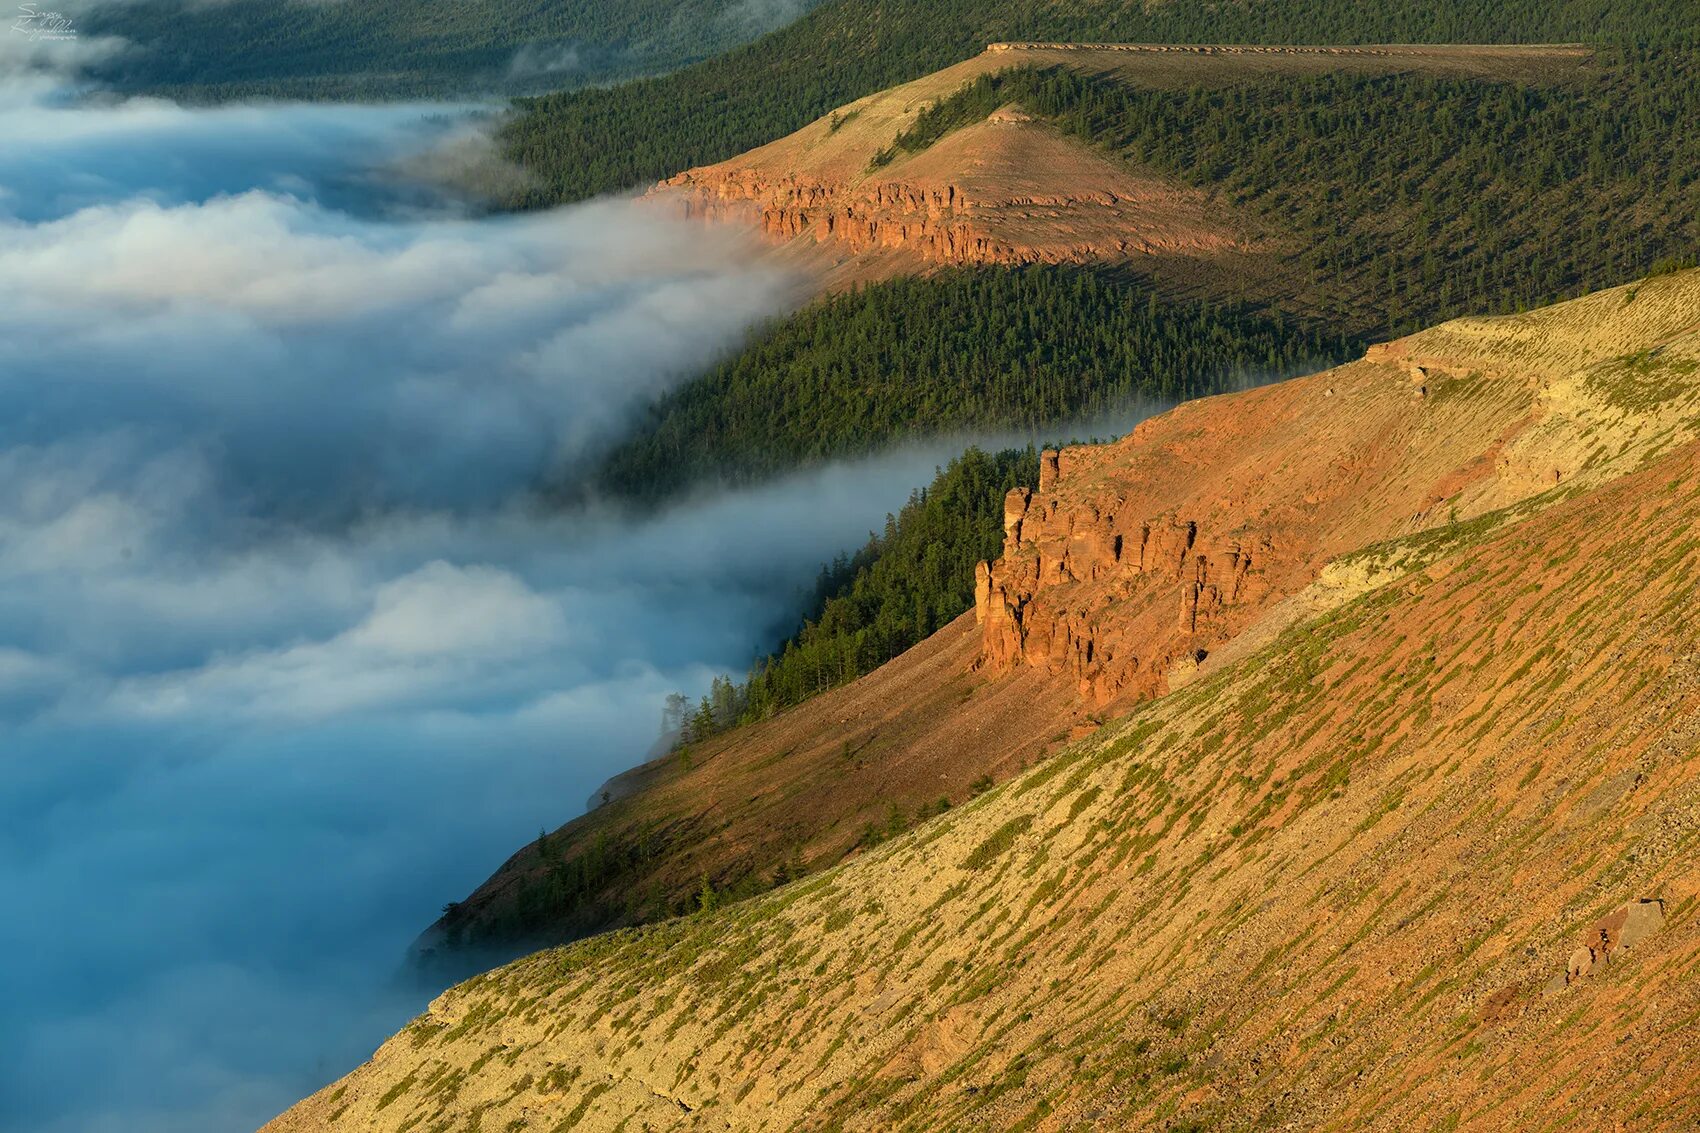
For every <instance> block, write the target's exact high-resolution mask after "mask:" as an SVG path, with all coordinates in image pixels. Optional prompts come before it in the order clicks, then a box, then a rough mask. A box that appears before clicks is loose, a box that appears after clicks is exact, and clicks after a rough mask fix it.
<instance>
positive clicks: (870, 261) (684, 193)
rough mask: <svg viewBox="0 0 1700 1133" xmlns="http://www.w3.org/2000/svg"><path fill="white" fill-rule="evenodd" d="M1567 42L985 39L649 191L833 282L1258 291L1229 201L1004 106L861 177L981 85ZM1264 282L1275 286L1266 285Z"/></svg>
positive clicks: (1265, 259) (1530, 58)
mask: <svg viewBox="0 0 1700 1133" xmlns="http://www.w3.org/2000/svg"><path fill="white" fill-rule="evenodd" d="M1588 56H1589V53H1588V52H1587V50H1586V49H1583V48H1576V47H1562V46H1560V47H1547V46H1542V47H1456V46H1433V47H1428V46H1382V47H1228V46H1217V47H1209V46H1204V47H1181V46H1171V45H1142V44H1014V43H999V44H992V45H991V46H990V47H989V48H988V49H987V50H986V51H985V52H984V53H983V54H981V55H979V56H977V57H975V58H973V59H970V60H968V61H966V62H963V63H959V64H957V65H955V66H953V67H948V68H946V69H944V70H942V71H939V72H936V73H935V74H932V75H928V76H926V77H925V78H922V79H917V80H916V81H914V82H911V83H906V84H904V85H902V86H898V87H894V88H892V89H890V90H887V91H882V92H880V93H878V94H874V95H870V96H868V97H866V98H863V99H859V100H858V101H856V102H853V103H850V104H849V105H847V106H844V107H841V108H840V109H838V110H836V111H834V112H833V113H831V114H829V115H827V116H826V117H824V118H822V119H819V120H818V121H816V122H813V123H811V124H810V125H808V126H805V127H804V128H803V129H801V130H799V131H797V132H796V133H794V134H792V135H790V136H788V137H785V138H781V139H779V140H778V141H775V142H772V143H770V144H768V145H765V146H762V147H761V148H759V149H755V150H752V151H750V152H749V153H746V154H743V155H741V156H739V157H736V158H733V159H731V160H730V161H726V162H722V163H720V164H718V165H712V166H706V167H703V168H698V169H691V170H687V171H686V172H684V173H681V174H678V175H677V176H675V177H673V178H670V179H669V180H668V181H667V182H665V183H664V184H663V185H661V186H658V187H657V188H656V190H655V191H654V192H653V193H652V196H654V197H656V198H658V199H659V200H661V201H663V202H666V203H668V204H670V205H672V206H675V207H677V208H679V209H681V210H682V211H684V212H685V213H686V214H687V215H690V216H696V217H703V218H708V219H714V220H729V221H733V222H738V223H743V224H747V225H750V226H752V227H754V228H757V229H759V231H760V232H761V233H762V234H763V235H764V236H765V237H766V238H767V239H768V240H769V241H771V242H772V243H774V244H775V245H779V246H782V247H783V248H784V253H783V254H784V256H785V257H787V258H790V259H794V260H797V261H800V262H802V263H805V264H808V265H810V266H811V267H814V268H816V269H818V270H822V271H824V273H825V274H824V278H825V279H826V281H827V285H828V286H829V287H841V286H845V285H847V284H850V283H854V282H858V281H863V280H870V279H880V278H887V277H890V276H894V275H904V274H912V273H915V272H918V271H925V270H929V269H931V268H935V267H939V266H947V265H955V266H962V265H974V264H1002V265H1012V264H1030V263H1052V264H1055V263H1093V262H1096V263H1109V264H1116V265H1129V266H1132V267H1135V268H1137V269H1138V270H1140V271H1142V272H1144V273H1147V274H1151V275H1154V276H1156V277H1159V278H1162V279H1165V280H1166V281H1168V282H1170V283H1173V284H1176V285H1177V286H1179V287H1181V288H1182V289H1193V288H1204V289H1206V290H1208V289H1211V284H1210V282H1209V281H1212V280H1214V281H1215V285H1214V286H1215V289H1216V290H1227V291H1232V292H1235V293H1236V294H1239V293H1245V292H1247V291H1252V292H1256V291H1258V290H1259V287H1260V284H1259V281H1260V280H1269V279H1272V278H1273V276H1274V275H1276V274H1277V273H1278V271H1279V267H1278V264H1277V263H1276V262H1275V253H1276V252H1277V250H1278V247H1279V244H1280V234H1279V233H1264V232H1259V231H1257V230H1256V229H1254V228H1253V227H1252V226H1251V225H1250V224H1249V223H1248V221H1247V220H1246V219H1245V218H1243V217H1241V216H1239V215H1238V214H1237V213H1236V212H1235V210H1234V209H1233V208H1232V207H1231V206H1229V205H1228V204H1227V203H1225V202H1222V201H1220V200H1217V199H1215V198H1213V197H1212V196H1211V195H1209V194H1207V193H1204V192H1202V191H1200V190H1198V189H1196V188H1193V187H1191V186H1187V185H1182V184H1179V183H1177V182H1175V181H1173V180H1170V179H1168V178H1165V177H1162V176H1160V175H1158V174H1156V173H1154V172H1150V171H1143V170H1138V169H1134V168H1130V167H1129V166H1128V165H1126V164H1125V163H1122V162H1120V161H1118V160H1111V159H1109V158H1106V157H1104V156H1102V155H1100V154H1098V153H1095V152H1093V151H1092V150H1090V149H1089V148H1087V147H1085V146H1082V145H1081V144H1079V143H1078V142H1077V141H1076V140H1074V139H1070V138H1064V137H1062V136H1060V135H1058V134H1057V133H1055V132H1054V131H1052V130H1051V129H1050V128H1049V127H1047V126H1045V125H1043V124H1041V123H1037V122H1034V121H1031V120H1029V119H1028V118H1027V117H1026V116H1025V115H1024V114H1022V113H1020V112H1019V110H1017V109H1014V108H1006V109H1005V110H1004V111H1002V112H999V113H997V114H994V115H993V116H992V118H991V119H990V120H989V121H986V122H983V123H979V124H976V125H973V126H969V127H966V128H964V129H961V130H959V131H956V132H955V133H953V134H950V135H947V136H946V137H945V138H944V139H942V140H940V141H939V142H937V143H935V144H934V145H933V146H931V147H929V148H927V149H925V150H923V151H921V152H920V153H916V154H907V155H906V154H899V156H898V158H897V160H895V161H893V162H892V163H891V164H889V165H885V166H883V167H880V168H877V169H875V168H871V166H870V162H871V160H872V159H873V157H874V155H875V154H876V153H878V152H879V151H881V150H883V149H885V148H886V147H887V146H890V145H891V144H892V140H893V139H894V138H895V137H896V136H897V135H898V134H899V133H901V132H902V131H903V130H905V129H907V128H908V127H909V126H911V125H913V123H914V121H915V118H916V116H917V115H919V114H920V112H921V111H922V110H924V109H925V108H927V107H928V106H930V105H932V104H933V103H935V102H937V101H939V100H941V99H943V98H946V97H948V96H949V95H950V94H952V93H954V92H955V91H956V90H958V89H959V88H960V87H961V86H963V85H964V84H966V83H968V82H972V81H973V80H974V79H975V78H977V77H978V76H980V75H983V74H987V73H990V72H994V71H999V70H1006V69H1009V68H1011V67H1017V66H1022V65H1032V66H1039V67H1048V66H1066V67H1070V68H1073V69H1076V70H1079V71H1083V72H1088V73H1093V74H1101V75H1107V76H1110V77H1113V78H1114V79H1115V80H1116V81H1119V82H1125V83H1129V84H1132V85H1138V86H1147V87H1178V86H1186V87H1197V86H1207V85H1210V84H1212V83H1216V82H1235V81H1244V80H1246V79H1248V78H1255V77H1257V76H1259V75H1267V74H1272V73H1281V74H1307V73H1320V72H1323V71H1330V70H1355V71H1363V72H1368V73H1390V72H1396V71H1426V72H1432V73H1442V74H1452V75H1467V76H1480V77H1490V78H1500V79H1516V80H1524V81H1547V80H1552V79H1555V78H1560V77H1562V76H1563V75H1565V74H1567V73H1571V72H1573V70H1574V69H1575V68H1576V67H1578V66H1580V65H1581V64H1582V63H1583V62H1585V61H1586V59H1587V58H1588ZM1261 286H1262V287H1265V288H1267V287H1269V286H1273V284H1270V283H1264V284H1261Z"/></svg>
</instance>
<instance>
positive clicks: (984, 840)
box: [274, 446, 1700, 1133]
mask: <svg viewBox="0 0 1700 1133" xmlns="http://www.w3.org/2000/svg"><path fill="white" fill-rule="evenodd" d="M1697 474H1700V454H1697V453H1696V451H1695V450H1694V449H1693V447H1691V446H1684V447H1683V448H1681V449H1680V450H1679V451H1677V452H1675V453H1673V454H1671V455H1669V456H1667V457H1665V458H1664V459H1662V460H1661V461H1659V462H1657V463H1655V464H1654V465H1652V466H1650V467H1648V468H1646V469H1645V470H1644V471H1642V472H1640V473H1638V474H1635V475H1633V476H1631V477H1628V478H1625V479H1620V480H1618V481H1616V482H1614V483H1611V484H1608V485H1606V486H1605V487H1603V488H1601V489H1599V490H1597V491H1595V492H1593V493H1590V494H1586V495H1583V496H1581V497H1579V498H1573V499H1571V500H1569V501H1568V502H1564V503H1561V504H1559V505H1557V506H1554V507H1551V508H1548V509H1547V510H1545V511H1542V512H1540V513H1538V514H1536V515H1534V516H1533V517H1532V518H1528V519H1526V520H1524V521H1522V522H1520V523H1513V524H1511V525H1509V526H1504V527H1500V528H1498V529H1495V530H1492V531H1489V530H1488V529H1486V528H1478V529H1476V530H1475V531H1474V532H1473V533H1470V534H1465V535H1461V537H1460V538H1459V539H1457V540H1453V541H1450V542H1447V543H1445V544H1443V545H1438V546H1437V545H1435V544H1434V543H1433V541H1432V540H1431V541H1426V542H1425V544H1424V546H1422V547H1418V548H1416V549H1415V550H1416V552H1417V553H1416V557H1415V559H1414V560H1411V565H1412V566H1413V567H1415V568H1416V569H1413V570H1411V571H1410V573H1408V574H1405V575H1404V576H1403V577H1402V578H1401V579H1400V580H1399V581H1397V582H1396V583H1394V584H1391V585H1387V586H1384V587H1382V588H1380V589H1378V590H1375V591H1373V592H1372V593H1370V594H1368V595H1366V596H1364V597H1362V598H1360V599H1357V600H1356V601H1354V602H1352V603H1350V604H1348V605H1347V606H1345V607H1343V608H1341V609H1339V610H1337V611H1335V612H1334V613H1332V614H1330V615H1327V616H1324V617H1322V618H1321V619H1320V620H1317V621H1313V622H1310V623H1306V624H1303V625H1300V626H1297V627H1295V628H1293V629H1292V630H1290V631H1288V632H1287V633H1286V634H1284V635H1283V636H1282V637H1281V638H1279V639H1278V640H1277V641H1276V642H1275V643H1274V644H1273V645H1272V646H1270V647H1269V648H1268V649H1267V650H1266V651H1265V652H1263V653H1261V654H1260V655H1258V656H1255V657H1253V658H1250V659H1249V660H1247V661H1246V662H1245V663H1243V664H1240V665H1238V666H1235V667H1233V668H1231V669H1228V670H1226V671H1223V672H1221V673H1219V674H1217V675H1216V676H1215V677H1213V678H1210V679H1208V680H1205V681H1202V682H1200V683H1197V684H1194V685H1192V686H1190V687H1188V688H1187V689H1185V690H1184V691H1182V692H1180V693H1177V694H1175V695H1172V696H1170V697H1168V698H1166V699H1164V700H1162V701H1159V702H1157V703H1155V704H1153V705H1151V706H1149V707H1147V708H1145V709H1143V710H1142V711H1140V712H1138V713H1136V714H1135V715H1133V716H1132V717H1130V718H1128V719H1127V720H1125V721H1122V722H1119V723H1117V724H1114V725H1112V726H1110V727H1108V728H1106V729H1105V730H1104V731H1103V732H1101V733H1099V734H1098V735H1096V736H1094V737H1092V738H1091V739H1090V740H1087V741H1085V742H1082V743H1080V744H1078V745H1076V746H1074V747H1073V748H1072V749H1070V750H1069V751H1068V752H1067V753H1066V754H1064V755H1062V756H1059V757H1057V758H1055V759H1052V760H1050V761H1048V762H1046V763H1045V764H1043V765H1042V766H1041V767H1039V768H1036V769H1035V770H1033V771H1031V772H1029V773H1028V774H1027V775H1025V776H1023V777H1022V778H1020V779H1018V780H1016V781H1014V782H1012V783H1010V784H1008V785H1006V786H1005V787H1003V788H1000V789H998V790H997V791H994V792H993V793H991V794H990V795H988V796H986V797H984V798H982V799H981V800H979V801H978V802H976V803H975V804H973V805H971V806H968V807H964V808H961V809H959V810H957V811H953V812H952V813H950V814H948V815H946V816H944V817H943V818H940V819H937V820H934V821H933V822H931V823H929V824H928V825H926V826H924V827H922V828H921V829H919V830H917V831H915V832H914V833H912V834H910V835H907V836H905V837H903V838H900V839H898V840H896V841H895V842H893V843H891V844H889V845H888V846H886V847H882V848H881V849H880V850H878V851H876V852H874V853H873V854H871V855H869V856H868V857H866V858H863V859H860V860H858V861H856V862H854V863H852V864H849V865H846V866H844V867H842V868H840V869H837V870H834V871H830V872H828V873H826V874H824V875H822V876H819V877H817V878H813V879H810V880H808V881H806V882H803V883H800V884H797V885H793V886H790V887H787V888H785V889H782V890H780V891H778V892H776V893H774V894H772V895H770V896H767V897H763V898H758V899H756V900H752V901H749V902H746V903H744V904H741V905H738V906H735V907H732V908H728V909H724V910H721V911H719V912H716V913H713V914H710V915H703V916H699V917H692V918H687V919H683V920H678V921H673V922H670V923H667V924H664V925H659V926H656V927H654V928H651V929H646V930H641V931H636V932H623V933H618V934H614V935H612V936H607V937H603V938H599V939H597V940H594V941H589V942H585V943H583V944H580V945H577V946H574V947H570V948H567V949H565V950H559V951H552V952H546V953H542V954H539V955H537V956H535V957H533V958H531V959H528V960H525V961H522V962H520V963H517V964H515V965H513V966H511V967H508V968H505V969H502V970H499V971H496V972H493V973H491V974H489V975H487V976H484V977H480V978H479V979H476V980H474V981H472V982H470V983H468V984H466V985H464V986H463V987H461V988H458V989H456V990H455V991H453V992H451V993H449V994H448V995H446V996H445V997H443V998H442V999H441V1000H439V1001H438V1002H437V1003H436V1004H434V1005H433V1007H432V1009H431V1011H430V1012H429V1013H428V1014H427V1015H425V1016H423V1017H421V1018H420V1019H419V1020H418V1021H416V1022H415V1023H414V1024H413V1025H412V1026H410V1027H409V1028H408V1029H407V1030H406V1031H405V1032H404V1033H403V1034H401V1035H399V1036H397V1038H395V1039H394V1040H392V1041H391V1042H390V1043H388V1044H387V1045H386V1046H385V1047H384V1048H383V1049H382V1050H381V1051H380V1052H379V1053H378V1055H377V1056H376V1058H375V1059H374V1061H373V1062H372V1063H370V1064H368V1065H367V1066H365V1067H363V1068H362V1069H361V1070H359V1071H357V1072H356V1073H355V1074H353V1075H351V1076H350V1077H349V1078H348V1079H346V1080H345V1081H344V1082H343V1083H341V1084H339V1085H337V1086H335V1087H332V1088H330V1089H327V1090H326V1091H324V1092H323V1093H321V1094H320V1095H318V1096H316V1097H315V1098H313V1099H310V1100H309V1101H308V1102H306V1103H304V1104H303V1105H302V1106H301V1107H299V1108H298V1109H297V1110H295V1111H292V1112H291V1114H289V1115H286V1117H285V1118H284V1119H282V1120H280V1122H279V1123H277V1125H276V1126H275V1127H274V1128H275V1129H276V1130H277V1131H279V1133H284V1131H288V1130H294V1129H307V1128H313V1129H329V1130H336V1129H345V1128H346V1129H354V1128H359V1129H371V1130H387V1129H396V1128H401V1127H405V1126H408V1125H410V1124H416V1125H419V1126H420V1127H430V1126H432V1125H433V1123H440V1122H445V1121H446V1122H449V1123H451V1124H458V1123H460V1122H462V1121H464V1120H465V1119H466V1118H467V1117H468V1115H470V1114H474V1113H476V1114H478V1115H479V1117H480V1118H481V1120H482V1121H483V1123H484V1127H495V1128H513V1129H528V1128H538V1129H551V1128H565V1127H573V1128H581V1129H587V1130H596V1129H611V1128H615V1127H616V1126H618V1125H619V1123H620V1122H622V1121H630V1122H638V1121H641V1122H643V1123H645V1124H647V1125H648V1127H650V1128H658V1129H659V1128H707V1127H711V1126H712V1127H720V1126H721V1125H722V1124H725V1123H730V1125H732V1126H733V1127H736V1128H740V1129H765V1128H774V1129H778V1128H785V1129H798V1128H815V1129H826V1128H880V1129H888V1130H899V1129H916V1130H923V1129H926V1130H931V1129H949V1128H963V1129H968V1128H987V1127H995V1128H1009V1129H1015V1128H1023V1129H1025V1128H1034V1127H1044V1128H1075V1127H1083V1126H1084V1127H1099V1128H1101V1127H1106V1126H1118V1127H1145V1126H1146V1125H1147V1124H1149V1123H1155V1125H1157V1126H1159V1127H1168V1128H1177V1129H1178V1128H1187V1129H1192V1128H1196V1129H1204V1128H1210V1129H1250V1128H1269V1127H1276V1126H1286V1125H1294V1126H1297V1127H1302V1128H1325V1127H1328V1128H1332V1127H1352V1128H1372V1129H1407V1128H1415V1129H1454V1128H1466V1129H1483V1130H1488V1129H1502V1128H1508V1127H1513V1126H1515V1127H1520V1128H1542V1129H1555V1130H1556V1129H1571V1128H1575V1129H1583V1128H1597V1127H1598V1126H1599V1125H1600V1123H1601V1122H1602V1121H1605V1122H1607V1123H1611V1122H1621V1123H1624V1125H1625V1126H1626V1127H1633V1128H1637V1129H1663V1128H1687V1127H1690V1126H1691V1125H1692V1123H1693V1121H1694V1120H1695V1119H1696V1117H1697V1116H1700V1099H1697V1098H1696V1097H1695V1096H1694V1095H1693V1093H1692V1091H1691V1089H1689V1084H1690V1083H1691V1082H1692V1081H1693V1079H1694V1076H1695V1075H1696V1074H1697V1073H1700V1065H1697V1064H1696V1058H1697V1055H1700V1051H1697V1048H1695V1046H1694V1045H1693V1043H1692V1042H1691V1041H1690V1037H1691V1033H1692V1032H1691V1028H1692V1025H1693V1023H1694V1020H1695V1019H1696V1018H1700V981H1697V980H1696V979H1695V978H1694V977H1695V974H1696V972H1697V971H1700V934H1697V932H1696V928H1695V925H1696V921H1695V919H1694V914H1695V912H1696V909H1697V902H1696V896H1697V894H1700V870H1697V869H1696V867H1695V861H1696V858H1695V851H1696V849H1697V845H1696V838H1697V834H1696V831H1697V830H1700V825H1697V824H1696V820H1695V816H1696V814H1697V813H1700V812H1697V809H1696V808H1697V806H1700V803H1697V800H1700V775H1697V771H1700V764H1696V763H1695V762H1694V761H1693V760H1692V759H1691V758H1690V757H1691V756H1692V754H1693V751H1694V745H1695V742H1696V735H1697V730H1696V719H1697V712H1700V669H1697V668H1696V661H1695V657H1694V655H1693V651H1692V641H1693V639H1694V636H1695V634H1696V633H1700V608H1697V607H1696V606H1695V604H1694V603H1693V602H1692V600H1691V599H1692V594H1693V590H1694V587H1695V585H1696V584H1697V583H1700V573H1697V572H1700V539H1697V537H1696V536H1695V534H1694V532H1695V531H1696V530H1697V526H1700V489H1697V488H1696V483H1697ZM1425 548H1426V549H1425ZM1641 897H1659V898H1662V899H1663V900H1664V901H1665V909H1666V912H1667V914H1668V916H1669V923H1668V926H1667V927H1666V928H1665V930H1664V931H1663V932H1662V933H1660V934H1658V935H1656V936H1655V937H1653V938H1651V939H1650V940H1649V941H1648V942H1646V943H1645V944H1644V945H1642V946H1641V947H1639V948H1637V949H1636V950H1635V951H1632V952H1630V953H1628V954H1627V957H1625V956H1623V955H1621V954H1620V956H1619V957H1618V960H1617V962H1615V963H1614V964H1613V965H1612V966H1611V967H1610V968H1608V969H1606V970H1605V971H1604V972H1602V973H1598V974H1596V975H1593V976H1590V977H1587V978H1585V979H1584V980H1582V981H1581V982H1580V983H1578V984H1576V985H1575V986H1572V987H1568V988H1563V987H1561V988H1560V989H1559V990H1557V991H1543V989H1547V988H1549V987H1550V985H1551V983H1552V981H1553V977H1554V976H1555V975H1558V974H1560V973H1562V972H1563V971H1564V967H1565V959H1566V957H1567V956H1568V955H1569V954H1570V953H1571V952H1572V951H1573V950H1574V949H1575V948H1576V947H1577V945H1578V943H1580V942H1582V941H1583V940H1584V939H1585V938H1586V937H1587V936H1588V934H1589V932H1590V931H1591V929H1590V927H1589V926H1590V925H1591V924H1592V922H1593V920H1594V919H1595V918H1596V917H1599V916H1601V915H1603V914H1605V913H1606V912H1608V911H1609V910H1611V909H1612V908H1613V907H1615V906H1617V905H1619V904H1620V903H1621V902H1624V901H1626V900H1632V899H1636V898H1641ZM1559 982H1560V983H1561V984H1562V980H1560V981H1559ZM510 1122H517V1123H518V1124H509V1123H510ZM1041 1122H1042V1123H1043V1124H1042V1125H1041ZM620 1127H624V1128H630V1127H631V1125H630V1124H628V1125H625V1126H620Z"/></svg>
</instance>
